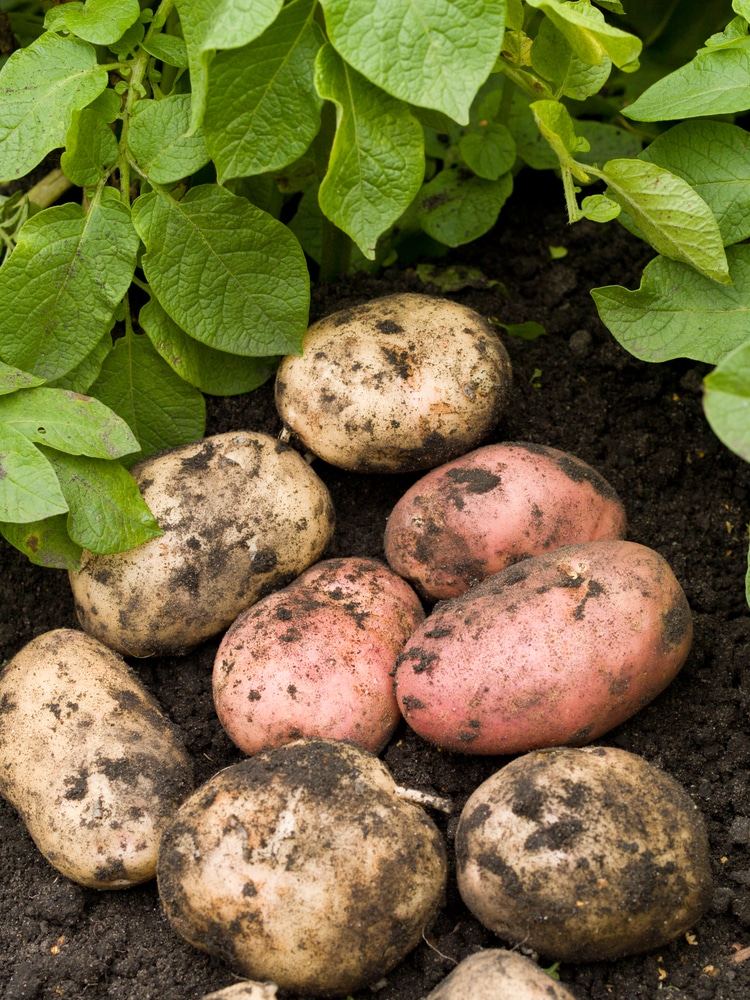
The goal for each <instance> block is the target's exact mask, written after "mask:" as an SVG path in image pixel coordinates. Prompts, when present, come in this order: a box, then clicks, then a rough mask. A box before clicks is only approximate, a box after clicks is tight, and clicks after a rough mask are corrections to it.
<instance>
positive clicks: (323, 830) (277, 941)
mask: <svg viewBox="0 0 750 1000" xmlns="http://www.w3.org/2000/svg"><path fill="white" fill-rule="evenodd" d="M445 878H446V854H445V846H444V844H443V840H442V837H441V835H440V833H439V831H438V830H437V827H436V826H435V825H434V823H433V822H432V820H431V819H430V818H429V816H427V814H426V813H425V812H424V811H423V810H422V809H420V808H419V807H418V806H415V805H413V804H412V803H410V802H406V801H404V800H403V799H400V798H398V797H397V796H396V794H395V784H394V782H393V779H392V777H391V776H390V774H389V772H388V770H387V769H386V767H385V765H384V764H382V763H381V761H379V760H378V759H377V758H376V757H374V756H373V755H371V754H368V753H366V752H365V751H363V750H360V749H358V748H357V747H354V746H352V745H350V744H347V743H343V742H340V741H335V740H298V741H297V742H295V743H289V744H286V745H285V746H283V747H280V748H279V749H277V750H273V751H269V752H264V753H260V754H258V756H257V757H251V758H248V759H246V760H244V761H242V762H241V763H239V764H235V765H233V766H231V767H228V768H225V769H224V770H223V771H220V772H219V773H218V774H217V775H215V776H214V777H213V778H212V779H211V780H210V781H208V782H207V783H206V784H205V785H204V786H203V787H202V788H200V789H198V791H197V792H195V794H194V795H193V796H191V798H190V799H188V801H187V802H186V803H185V804H184V805H183V806H182V808H181V809H180V811H179V812H178V814H177V816H176V817H175V819H174V821H173V822H172V823H171V825H170V826H169V828H168V829H167V831H166V832H165V834H164V837H163V839H162V844H161V849H160V853H159V867H158V880H159V892H160V895H161V899H162V903H163V905H164V908H165V911H166V914H167V917H168V918H169V920H170V922H171V923H172V925H173V927H174V928H175V930H176V931H177V932H178V933H179V934H181V935H182V936H183V937H184V938H186V939H187V940H188V941H190V942H191V943H192V944H193V945H195V946H196V947H198V948H202V949H204V950H206V951H208V952H210V953H211V954H212V955H215V956H218V957H220V958H222V959H223V960H224V961H226V962H227V963H228V964H229V965H230V966H232V968H234V969H235V970H236V971H237V972H239V973H240V975H243V976H247V977H248V978H251V979H256V980H265V979H271V980H273V981H274V982H276V983H277V984H278V985H279V987H281V988H282V989H289V990H293V991H295V992H299V993H305V994H308V993H310V994H314V995H317V996H338V995H341V994H346V993H350V992H354V990H357V989H360V988H362V987H364V986H366V985H367V984H368V983H372V982H374V981H376V980H377V979H379V978H380V977H381V976H382V975H384V974H385V973H386V972H387V971H388V970H389V969H391V968H392V967H393V966H394V965H396V964H397V963H398V962H399V961H400V960H401V959H402V958H403V957H404V956H405V955H406V954H407V953H408V952H409V951H411V949H412V948H414V947H415V946H416V944H417V943H418V942H419V941H420V940H421V935H422V932H423V929H424V927H425V926H426V924H427V923H428V922H429V920H430V919H431V918H432V916H433V914H434V913H435V911H436V910H437V907H438V905H439V903H440V901H441V897H442V893H443V890H444V886H445Z"/></svg>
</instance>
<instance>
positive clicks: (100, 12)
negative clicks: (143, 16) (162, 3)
mask: <svg viewBox="0 0 750 1000" xmlns="http://www.w3.org/2000/svg"><path fill="white" fill-rule="evenodd" d="M140 13H141V7H140V4H139V3H138V0H86V3H85V4H83V3H80V2H78V0H73V2H69V3H65V4H59V5H58V6H57V7H53V8H52V9H51V10H50V12H49V14H48V15H47V20H46V22H45V24H46V26H47V27H48V28H52V29H54V30H55V31H60V30H61V29H67V30H68V31H70V32H72V33H73V34H74V35H77V36H78V37H79V38H83V39H85V40H86V41H87V42H91V43H92V44H94V45H111V44H112V43H113V42H116V41H117V40H118V38H120V37H121V36H122V35H123V34H124V33H125V32H126V31H127V29H128V28H129V27H130V26H131V24H135V22H136V21H137V20H138V18H139V16H140Z"/></svg>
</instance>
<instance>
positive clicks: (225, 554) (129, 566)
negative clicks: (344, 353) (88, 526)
mask: <svg viewBox="0 0 750 1000" xmlns="http://www.w3.org/2000/svg"><path fill="white" fill-rule="evenodd" d="M132 472H133V475H134V476H135V478H136V480H137V482H138V485H139V487H140V490H141V493H142V494H143V497H144V499H145V500H146V502H147V504H148V505H149V507H150V508H151V511H152V513H153V514H154V516H155V517H156V519H157V521H158V522H159V526H160V527H161V528H162V529H163V531H164V534H163V535H162V536H161V537H159V538H153V539H151V540H150V541H148V542H145V543H144V544H143V545H139V546H138V547H137V548H135V549H131V550H130V551H129V552H120V553H116V554H114V555H94V554H92V553H90V552H84V556H83V562H82V568H81V570H80V572H78V573H71V574H70V582H71V586H72V588H73V596H74V598H75V602H76V611H77V613H78V619H79V621H80V623H81V626H82V627H83V628H84V629H85V630H86V631H87V632H89V633H90V634H91V635H93V636H95V637H96V638H97V639H101V641H102V642H105V643H106V644H107V645H108V646H111V647H112V648H113V649H116V650H118V651H119V652H121V653H124V654H125V655H129V656H153V655H157V654H173V653H184V652H186V651H187V650H189V649H191V648H192V647H194V646H197V645H198V643H200V642H202V641H203V640H204V639H207V638H209V637H210V636H212V635H215V634H216V633H217V632H220V631H221V630H222V629H224V628H226V627H227V626H228V625H229V624H230V623H231V622H232V621H233V620H234V619H235V618H236V617H237V615H238V614H239V613H240V611H242V610H244V609H245V608H247V607H249V606H250V605H251V604H253V603H254V602H255V601H257V600H258V598H259V597H262V596H263V594H266V593H268V592H269V591H271V590H273V589H274V588H275V587H278V586H283V585H284V584H285V583H287V582H289V580H292V579H294V577H296V576H297V575H298V574H299V573H301V572H302V571H303V570H304V569H306V568H307V567H308V566H310V565H311V564H312V563H314V562H315V561H316V560H317V559H318V558H319V557H320V556H321V555H322V553H323V551H324V549H325V547H326V545H327V544H328V542H329V541H330V538H331V536H332V534H333V526H334V514H333V506H332V503H331V498H330V495H329V493H328V490H327V488H326V487H325V485H324V484H323V482H322V481H321V480H320V479H319V478H318V476H317V475H316V474H315V473H314V472H313V470H312V469H311V468H310V467H309V465H308V464H307V462H305V460H304V459H303V458H302V456H301V455H299V454H298V453H297V452H296V451H294V450H293V449H292V448H289V447H287V446H286V445H283V444H281V443H280V442H279V441H277V440H275V439H274V438H273V437H271V436H270V435H268V434H261V433H256V432H252V431H230V432H228V433H225V434H217V435H215V436H213V437H209V438H206V439H205V440H203V441H200V442H198V443H196V444H189V445H184V446H182V447H180V448H175V449H172V450H170V451H166V452H162V453H160V454H159V455H154V456H152V457H151V458H147V459H145V460H144V461H143V462H140V463H138V465H136V466H134V468H133V470H132Z"/></svg>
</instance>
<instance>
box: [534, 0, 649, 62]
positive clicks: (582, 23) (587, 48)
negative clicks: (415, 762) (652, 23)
mask: <svg viewBox="0 0 750 1000" xmlns="http://www.w3.org/2000/svg"><path fill="white" fill-rule="evenodd" d="M526 2H527V3H528V5H529V6H530V7H536V8H537V9H538V10H542V11H544V13H545V14H546V15H547V17H548V18H549V19H550V21H552V23H553V24H554V25H555V27H556V28H557V29H558V30H559V31H560V32H561V34H562V35H564V37H565V39H566V41H567V42H568V44H569V45H570V47H571V48H572V50H573V52H574V53H575V54H576V55H577V56H578V58H579V59H580V60H582V61H583V62H584V63H588V64H589V65H591V66H600V65H601V64H602V63H603V61H604V58H605V56H608V57H609V58H610V59H611V60H612V62H613V63H614V64H615V66H618V67H619V68H620V69H624V70H625V71H626V72H627V71H630V70H633V69H637V68H638V56H639V55H640V53H641V48H642V45H641V41H640V39H638V38H636V36H635V35H631V34H629V33H628V32H627V31H621V30H620V29H619V28H614V27H612V25H611V24H607V22H606V21H605V20H604V15H603V14H602V13H601V11H599V10H597V9H596V8H595V7H592V6H591V4H590V3H588V2H587V0H578V2H577V3H566V2H565V0H526Z"/></svg>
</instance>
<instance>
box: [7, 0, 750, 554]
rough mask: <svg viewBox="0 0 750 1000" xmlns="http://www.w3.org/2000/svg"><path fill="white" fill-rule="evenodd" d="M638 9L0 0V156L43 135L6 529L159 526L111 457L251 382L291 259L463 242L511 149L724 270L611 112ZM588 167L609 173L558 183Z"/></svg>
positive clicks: (135, 534)
mask: <svg viewBox="0 0 750 1000" xmlns="http://www.w3.org/2000/svg"><path fill="white" fill-rule="evenodd" d="M738 2H740V0H738ZM600 8H603V10H604V12H603V11H602V9H600ZM633 9H634V11H635V13H634V15H633V17H632V19H631V21H630V22H623V21H622V17H623V8H622V5H621V4H620V2H619V0H601V2H600V3H599V5H598V6H594V5H593V4H592V3H591V2H590V0H578V2H576V3H567V2H564V0H523V2H522V0H488V2H485V3H482V4H477V3H476V2H474V0H450V2H444V0H421V2H420V4H419V5H418V6H415V5H414V4H413V3H411V2H409V0H391V3H390V5H389V7H388V16H382V5H380V4H379V3H377V0H319V2H316V0H293V2H290V3H284V2H283V0H263V2H261V3H253V4H241V3H239V2H232V0H203V2H202V3H200V4H196V3H193V2H190V0H161V2H159V3H156V2H155V3H154V4H153V5H147V3H146V2H145V0H140V2H139V0H86V2H85V3H82V2H78V0H75V2H72V3H71V2H69V3H52V2H51V0H3V3H2V5H0V13H2V15H3V17H5V18H6V19H7V21H8V23H9V24H10V27H11V28H12V29H13V31H14V32H15V35H16V38H17V40H18V42H19V48H18V49H17V51H15V52H13V53H12V54H11V55H10V56H9V57H8V58H7V60H6V62H5V64H4V66H3V67H2V71H0V182H11V181H17V180H21V181H22V182H23V185H24V186H26V187H27V188H28V187H29V185H30V184H31V181H29V180H28V179H27V178H28V175H29V174H30V172H31V171H34V170H36V168H37V167H38V166H39V164H40V163H42V161H44V160H45V157H46V156H47V155H48V154H50V153H52V152H53V151H55V150H63V152H62V156H61V159H60V166H61V171H57V172H52V173H51V174H49V175H48V176H47V177H46V178H44V179H43V181H42V182H40V183H38V184H36V185H35V186H34V187H33V188H32V189H31V192H30V196H22V195H19V194H17V193H16V194H13V195H11V196H9V197H8V198H6V199H5V200H4V201H3V202H2V204H1V205H0V240H1V242H2V249H3V252H4V253H5V254H6V256H5V261H4V263H3V265H2V267H1V268H0V454H1V455H2V459H1V460H0V461H1V463H2V468H1V469H0V471H1V472H2V475H1V476H0V531H2V533H3V534H4V536H5V537H6V538H7V539H8V540H9V541H10V542H11V543H12V544H13V545H15V546H17V547H18V548H20V549H21V550H22V551H23V552H25V553H26V554H27V555H28V556H29V558H30V559H32V560H33V561H35V562H38V563H41V564H43V565H51V566H58V567H64V568H68V569H76V568H77V567H78V565H79V563H80V557H81V551H82V549H83V548H85V549H88V550H90V551H94V552H96V553H98V554H107V553H111V552H116V551H121V550H124V549H128V548H131V547H133V546H134V545H137V544H140V543H141V542H143V541H145V540H147V539H148V538H149V537H153V536H154V535H156V534H158V530H159V529H158V526H157V524H156V522H155V520H154V519H153V518H152V517H151V516H150V514H149V512H148V510H147V509H146V507H145V505H144V504H143V502H142V500H141V498H140V497H139V496H138V494H137V491H135V490H134V489H133V485H132V481H130V480H129V478H128V477H127V476H126V475H125V473H124V470H123V465H125V466H128V465H130V464H132V463H133V462H135V461H136V460H137V459H139V458H144V457H147V456H148V455H149V454H151V453H153V452H155V451H158V450H161V449H164V448H166V447H172V446H176V445H180V444H184V443H188V442H191V441H194V440H196V439H198V438H200V437H201V435H202V433H203V429H204V400H203V396H202V393H210V394H216V395H222V394H234V393H243V392H247V391H249V390H252V389H253V388H254V387H256V386H257V385H259V384H260V383H261V382H263V381H264V380H265V379H267V378H268V377H269V376H270V375H271V374H272V372H273V371H274V369H275V366H276V363H277V360H278V357H279V356H280V355H285V354H298V353H300V352H301V347H302V338H303V335H304V333H305V330H306V327H307V313H308V304H309V281H310V277H309V275H310V271H312V273H313V274H315V275H317V276H319V277H320V278H326V277H328V276H330V274H331V273H335V272H338V271H341V270H345V269H346V268H347V267H352V268H356V267H379V266H383V265H384V264H387V263H389V262H392V261H393V260H396V259H399V260H402V261H405V260H409V259H414V258H415V257H418V256H420V255H424V254H425V253H428V252H430V251H436V252H439V251H440V250H441V249H444V248H445V247H446V246H451V247H455V246H459V245H461V244H464V243H467V242H469V241H471V240H473V239H475V238H477V237H478V236H480V235H482V234H483V233H484V232H486V231H487V230H488V229H489V228H490V227H492V226H493V225H494V223H495V221H496V220H497V218H498V215H499V213H500V211H501V209H502V206H503V204H504V203H505V201H506V200H507V198H508V197H509V196H510V194H511V192H512V189H513V179H514V176H515V174H516V173H517V171H518V170H519V169H520V168H521V167H522V166H524V165H528V166H531V167H532V168H534V169H549V168H559V169H560V170H561V172H562V176H563V180H564V182H565V191H566V197H567V200H568V205H569V208H570V212H571V218H578V217H581V216H583V215H585V216H587V217H589V218H593V219H596V220H604V219H609V218H612V217H613V216H614V215H615V213H616V212H617V211H619V210H620V208H621V207H622V206H625V207H626V208H627V211H628V213H629V216H630V217H631V218H632V220H633V222H634V224H636V225H638V226H639V228H640V229H641V231H642V232H643V233H644V234H645V236H646V237H647V238H648V239H649V240H650V241H651V242H652V243H653V245H654V247H655V248H656V249H657V250H658V251H659V252H660V253H662V254H665V255H666V256H667V257H668V258H669V260H676V261H683V262H685V261H687V262H688V264H690V265H695V266H697V267H698V268H699V269H700V270H701V272H702V273H703V274H705V275H707V276H708V280H712V279H713V278H717V279H718V280H726V279H727V273H728V272H727V269H726V262H725V259H724V256H723V248H722V245H721V244H722V240H721V238H720V235H719V230H718V227H717V224H716V222H715V220H714V218H713V215H712V214H711V210H710V208H709V207H708V205H707V204H706V202H705V201H704V200H703V198H702V197H701V195H700V194H699V193H698V192H697V191H696V190H695V189H694V188H693V187H691V186H690V184H689V183H688V182H687V181H686V180H684V179H683V178H682V177H681V176H679V170H677V169H676V168H675V170H674V171H670V170H668V169H666V168H665V167H663V166H660V165H658V164H656V163H653V162H647V161H644V160H640V159H637V158H636V157H637V154H638V153H639V151H640V149H641V145H642V141H643V136H642V135H641V134H640V133H637V132H634V130H633V128H632V126H631V127H629V128H628V129H626V128H623V127H622V126H623V120H622V119H620V118H618V117H617V113H618V111H619V109H620V107H621V106H622V104H623V102H624V101H627V100H630V99H631V98H632V96H633V95H634V94H635V93H638V92H639V89H640V90H642V89H643V86H645V84H644V82H643V80H642V78H641V77H639V75H638V74H637V73H635V71H636V70H637V67H638V59H639V56H640V54H641V51H642V49H643V44H642V42H641V40H640V39H639V38H638V37H637V36H636V34H633V33H632V32H631V31H629V30H625V28H623V27H621V26H618V24H617V23H615V22H617V21H618V19H619V22H620V24H628V23H629V24H630V25H631V26H633V27H634V28H635V29H636V30H637V27H638V21H639V19H640V18H641V17H642V18H643V19H644V23H645V24H646V25H648V24H650V15H649V12H648V5H645V6H644V5H643V4H641V3H640V2H638V0H633ZM605 12H606V16H605ZM706 12H707V13H706ZM714 15H715V7H714V5H713V4H709V5H707V6H706V10H705V11H703V12H702V13H701V15H700V17H697V19H696V18H693V19H692V21H691V25H692V24H693V23H695V24H700V25H702V24H708V23H709V22H711V24H713V22H714V20H715V16H714ZM707 30H709V29H707ZM732 30H734V29H732ZM691 31H692V27H691ZM652 34H653V32H652ZM656 34H657V35H658V31H657V32H656ZM691 37H692V36H691ZM732 38H734V36H732ZM730 41H731V39H730ZM722 44H723V43H722ZM727 44H728V43H727ZM723 47H726V46H723ZM722 50H723V49H722ZM738 51H739V49H738ZM613 70H614V71H615V76H614V77H613V80H612V83H611V84H610V83H608V81H609V80H610V76H611V74H612V71H613ZM650 75H651V76H653V66H652V67H651V70H650ZM657 75H658V74H657ZM623 81H625V82H623ZM627 81H630V82H627ZM639 81H640V82H639ZM607 87H609V90H608V91H605V88H607ZM599 94H602V95H603V97H604V98H605V99H603V100H601V101H599V103H598V104H597V105H596V107H595V109H594V115H593V120H592V115H591V108H590V107H589V106H587V102H589V101H591V100H592V99H594V98H595V97H596V96H597V95H599ZM597 100H598V98H597ZM602 109H604V110H602ZM579 114H580V115H582V116H583V117H581V118H580V120H579V119H578V117H577V115H579ZM589 181H604V182H605V183H606V184H608V185H609V194H607V195H601V194H595V195H591V196H589V197H586V198H583V200H582V202H581V204H580V205H579V204H578V201H577V192H576V191H575V187H576V185H577V184H585V183H588V182H589ZM656 181H658V182H659V184H660V185H662V186H664V185H666V188H667V195H666V196H664V197H661V196H660V197H657V198H654V197H653V185H654V183H655V182H656ZM64 192H65V199H66V200H65V201H64V203H62V204H55V202H56V201H57V200H58V199H59V197H60V196H61V194H62V193H64ZM670 199H671V200H670ZM676 201H679V202H680V204H681V205H683V206H685V207H687V209H688V211H687V215H683V216H682V217H681V219H680V220H678V221H677V222H675V220H674V219H673V217H672V208H674V205H675V202H676ZM282 214H283V219H284V223H282V221H281V217H282ZM696 227H698V228H696ZM71 392H72V393H75V394H79V395H85V396H86V397H87V398H88V397H91V398H93V399H95V400H97V401H98V403H99V404H100V405H99V406H94V405H85V406H84V405H81V406H78V407H73V406H72V405H71V401H70V397H68V396H66V395H64V394H65V393H71ZM73 398H74V399H77V396H76V397H73ZM110 411H111V412H110ZM115 425H116V427H117V434H116V435H115V437H114V438H112V437H110V435H109V434H108V433H106V432H105V431H106V429H107V428H109V427H110V426H115ZM128 428H129V431H128ZM84 431H85V433H84ZM92 439H94V440H95V441H96V442H97V444H96V446H95V445H94V444H92Z"/></svg>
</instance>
